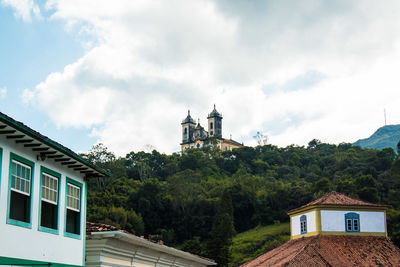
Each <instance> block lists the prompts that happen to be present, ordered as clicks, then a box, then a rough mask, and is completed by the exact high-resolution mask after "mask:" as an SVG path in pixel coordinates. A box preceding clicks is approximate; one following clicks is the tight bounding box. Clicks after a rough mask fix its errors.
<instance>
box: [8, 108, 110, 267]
mask: <svg viewBox="0 0 400 267" xmlns="http://www.w3.org/2000/svg"><path fill="white" fill-rule="evenodd" d="M101 176H108V174H107V173H106V172H105V171H104V170H102V169H100V168H98V167H96V166H94V165H92V164H91V163H89V162H87V161H86V160H84V159H83V158H81V157H80V156H78V155H77V154H75V153H74V152H73V151H71V150H69V149H68V148H66V147H64V146H62V145H60V144H58V143H57V142H55V141H53V140H51V139H49V138H47V137H45V136H43V135H41V134H40V133H38V132H36V131H34V130H32V129H30V128H29V127H27V126H26V125H24V124H22V123H20V122H18V121H15V120H13V119H12V118H10V117H8V116H7V115H5V114H3V113H0V238H1V242H0V265H3V266H4V265H5V266H11V265H48V266H50V265H56V266H84V265H85V258H84V257H85V227H86V191H87V188H86V180H87V179H89V178H91V177H101Z"/></svg>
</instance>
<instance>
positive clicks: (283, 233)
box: [231, 223, 290, 266]
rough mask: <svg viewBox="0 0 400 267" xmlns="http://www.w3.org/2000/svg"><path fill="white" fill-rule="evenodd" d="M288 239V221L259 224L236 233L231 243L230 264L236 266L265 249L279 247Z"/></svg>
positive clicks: (263, 251)
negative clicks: (265, 224)
mask: <svg viewBox="0 0 400 267" xmlns="http://www.w3.org/2000/svg"><path fill="white" fill-rule="evenodd" d="M289 239H290V224H289V223H281V224H280V223H276V224H272V225H267V226H261V225H259V226H257V227H255V228H253V229H251V230H248V231H246V232H243V233H240V234H237V235H236V236H235V237H234V238H233V243H232V261H231V262H232V265H233V266H238V265H240V264H242V263H245V262H247V261H249V260H252V259H254V258H255V257H257V256H259V255H262V254H263V253H265V252H266V251H269V250H271V249H274V248H276V247H279V246H280V245H282V244H283V243H285V242H286V241H288V240H289Z"/></svg>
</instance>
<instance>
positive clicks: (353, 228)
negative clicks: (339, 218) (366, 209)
mask: <svg viewBox="0 0 400 267" xmlns="http://www.w3.org/2000/svg"><path fill="white" fill-rule="evenodd" d="M344 223H345V229H346V232H347V233H359V232H360V215H359V214H358V213H355V212H349V213H346V214H345V215H344Z"/></svg>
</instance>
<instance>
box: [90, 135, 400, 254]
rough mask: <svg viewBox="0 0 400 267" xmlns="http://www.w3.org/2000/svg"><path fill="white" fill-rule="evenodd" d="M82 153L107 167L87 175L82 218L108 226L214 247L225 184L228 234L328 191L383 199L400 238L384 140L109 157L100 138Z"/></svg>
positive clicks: (398, 188) (397, 175)
mask: <svg viewBox="0 0 400 267" xmlns="http://www.w3.org/2000/svg"><path fill="white" fill-rule="evenodd" d="M213 142H214V143H213ZM213 144H215V140H212V142H211V144H210V145H213ZM83 156H84V157H86V158H87V159H88V160H90V161H91V162H93V163H95V164H98V165H99V166H101V167H103V168H105V169H108V170H109V171H110V173H111V175H112V176H111V178H108V179H97V180H96V179H91V180H90V181H89V183H88V189H89V192H88V220H89V221H94V222H103V223H108V224H113V225H115V226H117V227H120V228H122V229H125V230H127V231H130V232H132V233H134V234H137V235H144V236H145V237H147V238H150V239H153V240H163V241H164V243H166V244H167V245H170V246H179V248H181V249H184V250H187V251H190V252H192V253H194V254H198V255H202V256H206V257H207V256H210V255H213V253H212V251H210V247H211V246H210V245H209V244H210V242H211V243H212V242H213V238H214V239H215V236H213V235H212V234H211V230H212V226H213V222H214V219H215V217H216V214H217V210H218V207H219V202H220V198H221V195H222V192H224V191H228V192H229V194H230V197H231V199H232V208H233V224H234V228H235V232H236V234H240V233H243V232H246V231H248V230H250V229H253V228H254V227H256V226H259V225H261V226H262V225H270V224H274V223H275V224H278V223H279V222H280V223H281V224H280V225H285V224H284V222H287V221H288V220H289V217H288V216H287V214H286V212H287V211H288V210H290V209H293V208H296V207H299V206H301V205H303V204H306V203H308V202H310V201H312V200H313V199H315V198H317V197H320V196H322V195H323V194H325V193H327V192H330V191H332V190H336V191H338V192H342V193H345V194H347V195H349V196H352V197H356V198H360V199H362V200H365V201H370V202H374V203H382V204H389V205H391V207H393V209H391V210H390V211H389V212H388V229H389V235H390V237H391V238H392V239H393V240H394V242H396V243H397V244H399V243H400V212H399V211H398V210H399V208H400V163H399V161H398V160H397V155H396V154H395V153H394V151H393V149H391V148H387V149H383V150H375V149H364V148H361V147H358V146H352V145H351V144H345V143H343V144H339V145H332V144H325V143H321V142H319V141H318V140H312V141H311V142H310V143H309V144H308V146H307V147H303V146H293V145H292V146H287V147H283V148H279V147H276V146H273V145H266V146H258V147H254V148H253V147H244V148H241V149H236V150H233V151H225V152H221V151H220V150H219V149H217V148H216V146H215V145H214V146H209V147H207V148H204V149H192V150H188V151H187V152H185V153H184V154H183V155H179V154H172V155H166V154H161V153H159V152H157V151H155V150H154V151H152V152H151V153H146V152H142V151H140V152H131V153H129V154H127V155H126V156H125V157H119V158H116V157H115V155H114V154H113V153H112V152H110V151H108V150H107V149H106V148H105V147H104V146H103V145H101V144H100V145H97V146H95V147H93V149H92V150H91V151H90V152H89V153H87V154H85V155H83ZM239 236H240V235H239ZM254 237H255V235H254ZM254 240H256V238H255V239H254ZM277 240H278V241H277V242H280V241H283V239H279V238H277ZM260 242H261V241H260ZM250 243H251V242H250ZM250 243H248V244H250ZM255 243H257V241H255ZM243 244H244V243H243ZM243 244H242V245H243ZM249 246H250V245H249ZM263 246H264V249H269V248H270V247H268V246H266V245H264V244H261V245H260V247H259V246H255V247H253V248H252V249H253V250H252V251H249V252H248V253H249V254H247V252H246V253H245V254H246V255H242V256H235V258H234V259H233V260H234V261H235V262H238V261H237V260H238V257H243V259H244V258H245V257H246V259H247V257H252V256H250V255H255V254H254V253H255V252H256V251H257V253H258V252H261V251H262V249H261V248H262V247H263ZM250 247H251V246H250ZM235 253H236V252H234V255H238V254H235ZM231 262H232V259H231Z"/></svg>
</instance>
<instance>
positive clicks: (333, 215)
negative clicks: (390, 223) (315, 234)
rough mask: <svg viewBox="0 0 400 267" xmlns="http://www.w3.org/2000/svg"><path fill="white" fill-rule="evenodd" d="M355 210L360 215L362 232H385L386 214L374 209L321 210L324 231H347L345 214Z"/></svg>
mask: <svg viewBox="0 0 400 267" xmlns="http://www.w3.org/2000/svg"><path fill="white" fill-rule="evenodd" d="M349 212H355V213H358V214H359V215H360V232H378V233H384V232H385V214H384V212H383V211H381V212H372V211H336V210H321V227H322V231H333V232H336V231H337V232H345V231H346V229H345V222H344V220H345V219H344V215H345V214H346V213H349Z"/></svg>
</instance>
